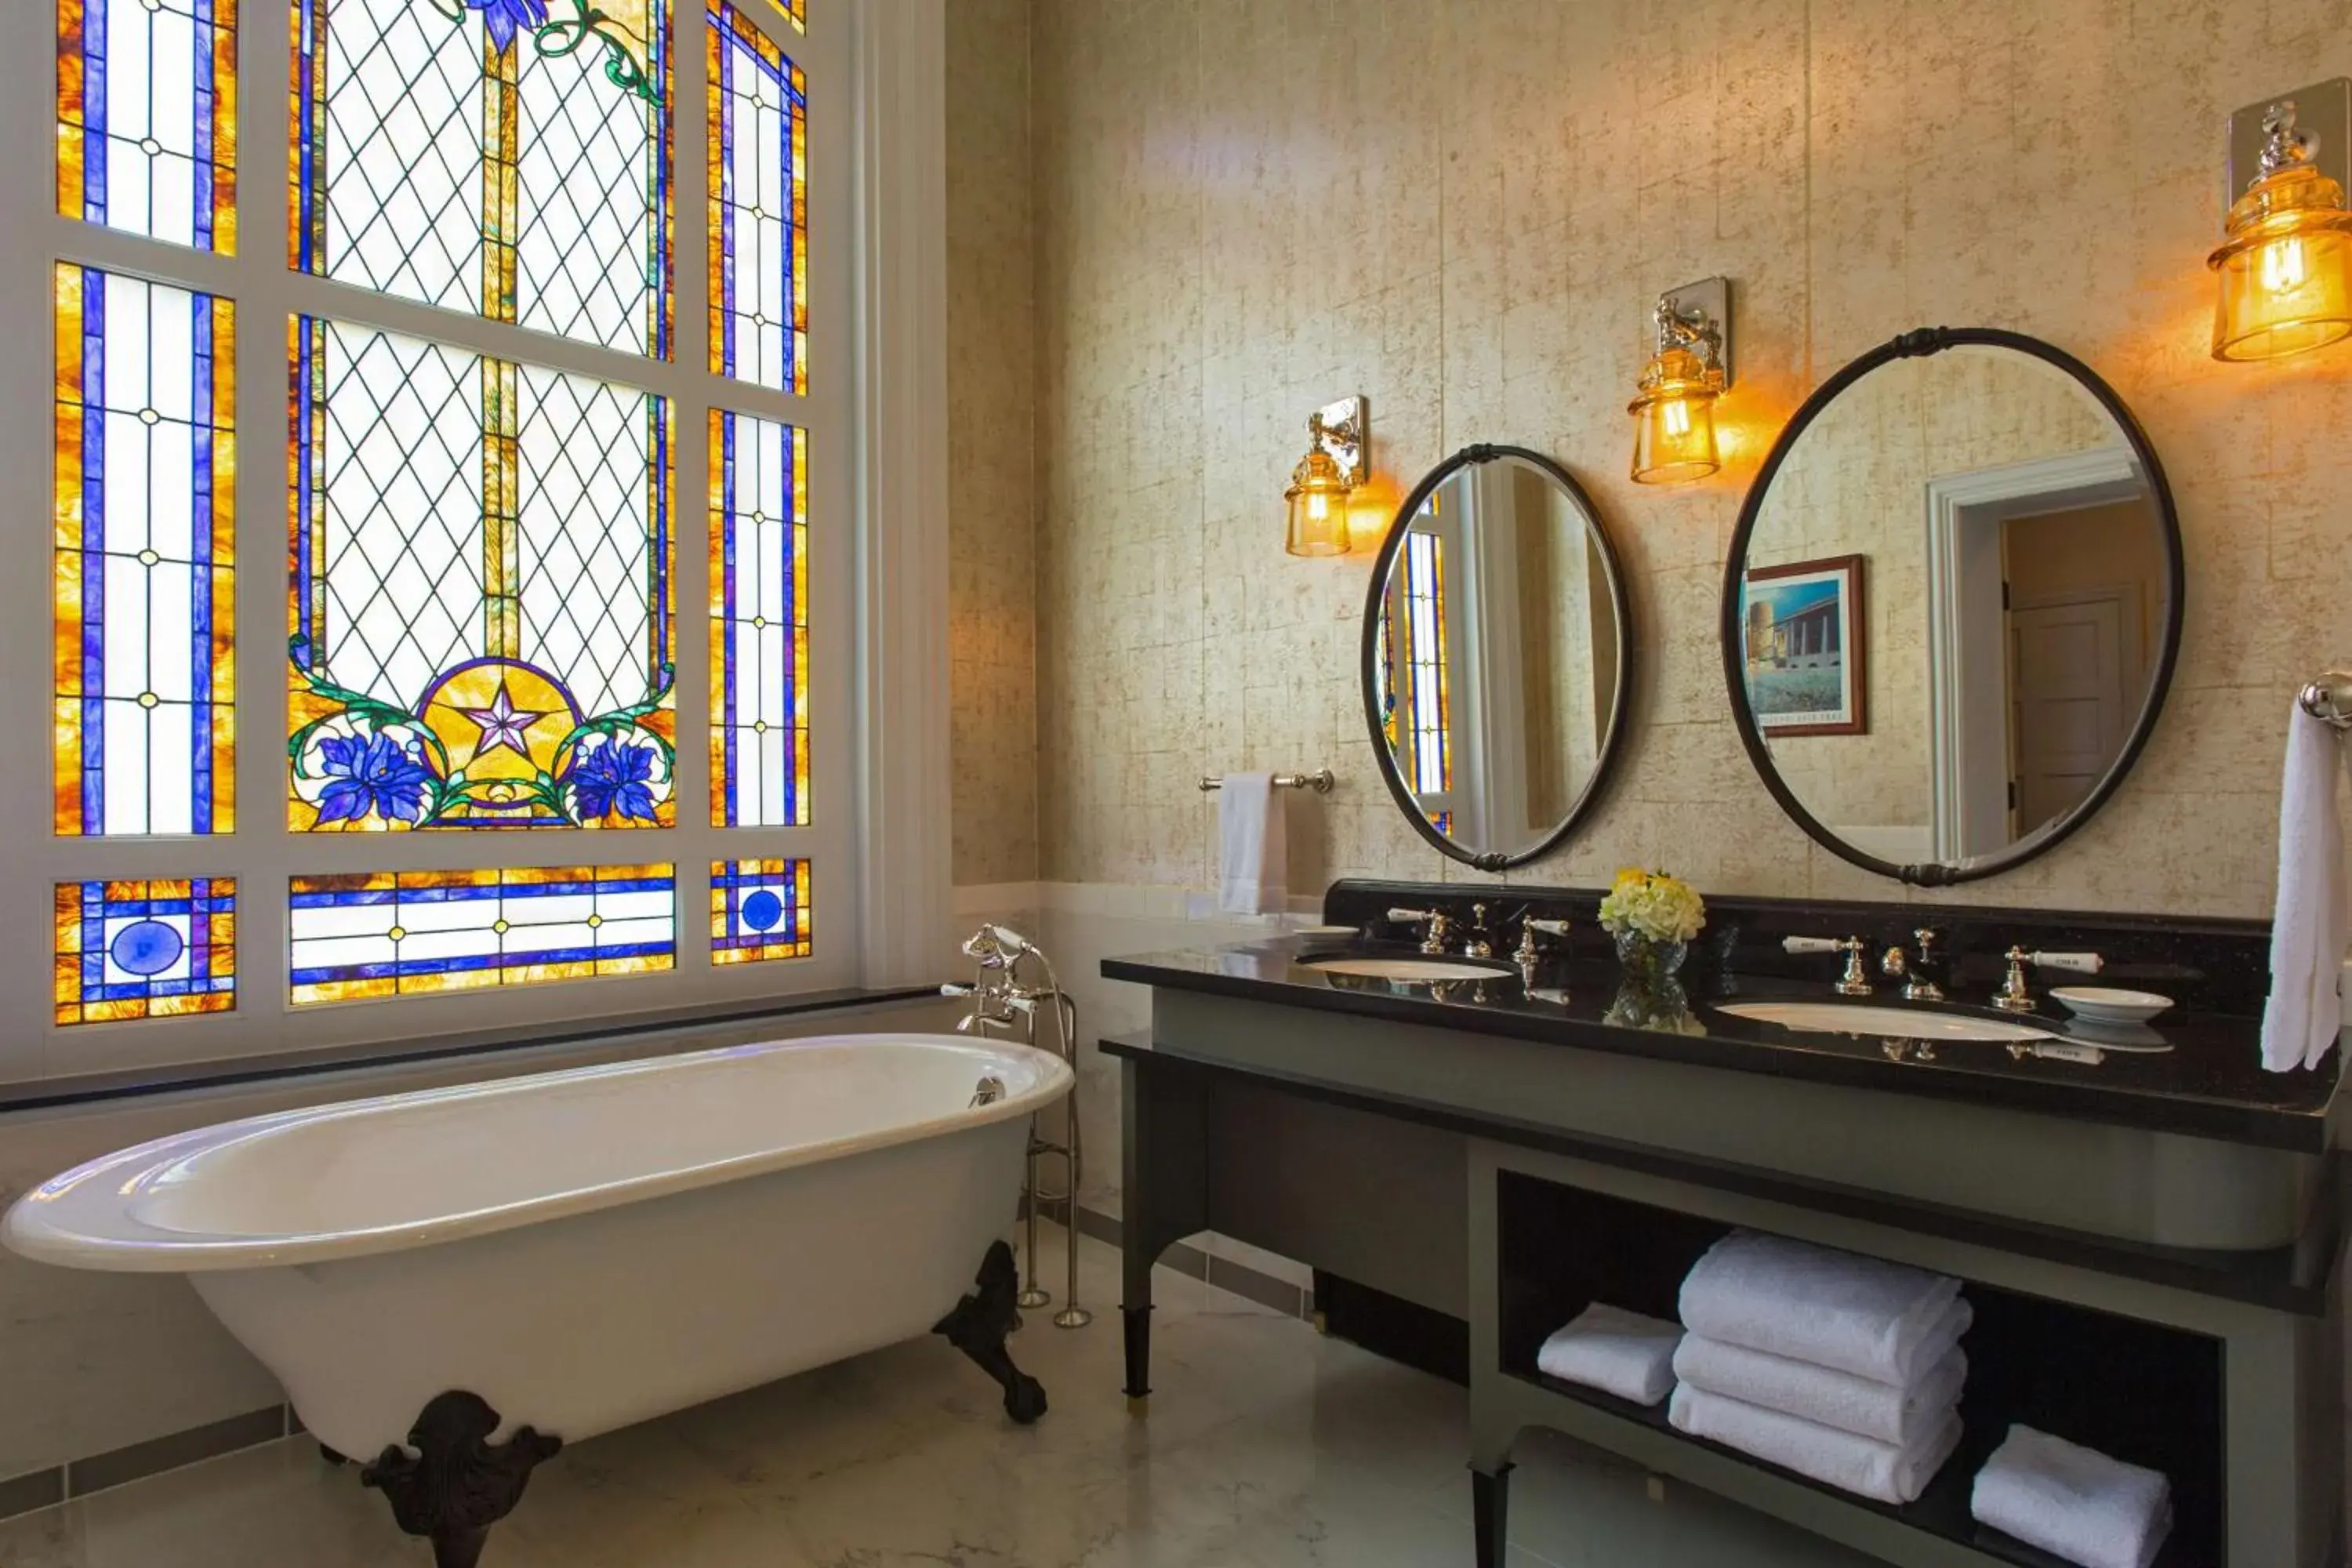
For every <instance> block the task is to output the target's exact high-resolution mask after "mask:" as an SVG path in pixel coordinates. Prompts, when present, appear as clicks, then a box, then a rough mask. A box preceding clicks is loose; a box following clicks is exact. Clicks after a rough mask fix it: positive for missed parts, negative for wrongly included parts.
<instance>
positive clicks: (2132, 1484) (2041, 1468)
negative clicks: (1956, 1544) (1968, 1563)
mask: <svg viewBox="0 0 2352 1568" xmlns="http://www.w3.org/2000/svg"><path fill="white" fill-rule="evenodd" d="M1969 1512H1970V1513H1971V1514H1973V1515H1975V1516H1976V1517H1977V1519H1979V1521H1982V1522H1984V1523H1986V1524H1990V1525H1991V1526H1992V1527H1993V1528H1994V1529H1995V1530H1998V1531H2005V1532H2006V1533H2008V1534H2011V1535H2014V1536H2015V1537H2017V1539H2018V1540H2020V1541H2022V1542H2025V1543H2026V1544H2027V1545H2029V1546H2038V1547H2040V1548H2041V1549H2042V1551H2044V1552H2050V1553H2052V1554H2053V1556H2058V1557H2063V1558H2064V1559H2066V1561H2067V1562H2069V1563H2081V1564H2083V1568H2148V1564H2149V1563H2153V1562H2155V1561H2156V1554H2157V1552H2158V1551H2159V1550H2161V1549H2162V1547H2163V1545H2164V1538H2165V1537H2166V1536H2167V1535H2168V1534H2169V1533H2171V1531H2172V1483H2171V1482H2170V1481H2168V1480H2167V1479H2165V1478H2164V1477H2163V1475H2162V1474H2161V1473H2159V1472H2158V1471H2156V1470H2151V1469H2147V1468H2143V1467H2141V1466H2138V1465H2126V1464H2125V1463H2124V1462H2123V1461H2122V1460H2120V1459H2110V1458H2107V1457H2106V1456H2105V1454H2102V1453H2098V1452H2096V1451H2095V1450H2094V1449H2090V1448H2085V1447H2081V1446H2080V1445H2078V1444H2074V1443H2069V1442H2068V1441H2066V1439H2064V1438H2063V1437H2053V1436H2051V1435H2050V1434H2049V1433H2047V1432H2037V1431H2035V1430H2034V1429H2033V1428H2032V1427H2031V1426H2011V1428H2010V1429H2009V1436H2007V1437H2005V1438H2003V1439H2002V1440H2001V1445H2000V1447H1998V1448H1996V1449H1994V1450H1993V1456H1992V1458H1990V1459H1987V1460H1986V1461H1985V1467H1984V1468H1983V1469H1981V1470H1979V1471H1978V1472H1977V1483H1976V1488H1975V1489H1974V1490H1973V1491H1971V1492H1970V1493H1969Z"/></svg>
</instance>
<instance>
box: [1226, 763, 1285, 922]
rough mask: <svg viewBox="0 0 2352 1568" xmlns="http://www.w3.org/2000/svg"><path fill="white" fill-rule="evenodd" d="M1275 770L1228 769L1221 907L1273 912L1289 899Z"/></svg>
mask: <svg viewBox="0 0 2352 1568" xmlns="http://www.w3.org/2000/svg"><path fill="white" fill-rule="evenodd" d="M1285 826H1286V825H1285V823H1284V821H1283V805H1282V802H1281V800H1280V799H1279V798H1277V797H1276V794H1275V788H1274V775H1273V774H1272V773H1227V774H1226V775H1225V782H1224V786H1223V788H1222V789H1220V790H1218V792H1217V840H1218V845H1219V875H1218V882H1219V886H1218V895H1217V907H1218V908H1219V909H1221V910H1223V911H1224V912H1225V913H1227V914H1229V915H1270V914H1278V913H1280V912H1281V910H1282V909H1283V907H1284V905H1286V904H1287V903H1288V902H1289V901H1290V888H1289V881H1290V848H1289V845H1288V844H1287V843H1286V833H1285Z"/></svg>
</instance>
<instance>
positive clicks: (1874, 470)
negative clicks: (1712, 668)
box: [1723, 327, 2181, 886]
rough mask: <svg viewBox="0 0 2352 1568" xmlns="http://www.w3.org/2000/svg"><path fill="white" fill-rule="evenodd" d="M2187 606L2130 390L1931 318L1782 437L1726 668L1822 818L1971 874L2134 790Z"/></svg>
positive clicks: (1851, 370)
mask: <svg viewBox="0 0 2352 1568" xmlns="http://www.w3.org/2000/svg"><path fill="white" fill-rule="evenodd" d="M2180 597H2181V567H2180V529H2179V521H2178V520H2177V519H2176V518H2175V516H2174V514H2173V507H2172V492H2171V491H2170V490H2169V489H2168V488H2167V487H2166V485H2165V482H2164V470H2163V468H2161V467H2160V466H2159V465H2158V462H2157V460H2156V454H2155V452H2154V451H2152V450H2151V449H2150V448H2149V447H2148V444H2147V437H2145V436H2144V435H2142V434H2141V432H2140V429H2139V426H2138V425H2137V423H2136V422H2135V421H2134V420H2133V418H2132V416H2131V413H2130V411H2129V410H2128V409H2126V407H2125V406H2124V405H2123V403H2122V401H2121V400H2120V399H2118V398H2117V397H2116V395H2115V393H2114V391H2113V390H2112V389H2111V388H2110V387H2108V385H2107V384H2105V382H2103V381H2101V380H2100V379H2099V378H2098V376H2097V375H2095V374H2093V373H2092V371H2091V370H2090V369H2089V367H2087V366H2085V365H2084V364H2083V363H2081V362H2079V361H2077V360H2075V359H2074V358H2072V357H2071V356H2069V355H2068V354H2066V353H2063V352H2061V351H2060V350H2058V349H2055V348H2053V347H2052V346H2051V345H2050V344H2048V343H2045V342H2041V341H2039V340H2038V339H2034V338H2029V337H2023V336H2021V335H2019V334H2017V333H2015V332H2006V331H1993V330H1991V329H1986V328H1943V327H1937V328H1929V329H1926V330H1923V331H1916V332H1906V333H1905V334H1904V335H1903V336H1901V337H1898V338H1896V339H1895V340H1893V341H1892V342H1887V343H1885V344H1883V345H1881V346H1880V347H1878V348H1876V349H1874V350H1872V351H1871V352H1870V353H1866V354H1864V355H1863V356H1862V358H1860V359H1858V360H1856V361H1854V362H1853V363H1852V364H1850V365H1847V366H1846V367H1845V368H1844V369H1843V370H1841V371H1840V372H1838V374H1836V375H1834V376H1832V377H1831V378H1830V380H1829V381H1828V382H1827V383H1826V384H1823V385H1822V388H1821V389H1820V390H1819V391H1817V392H1815V393H1814V394H1813V395H1812V396H1811V397H1810V398H1808V399H1807V400H1806V402H1805V405H1804V406H1803V407H1802V408H1801V409H1799V410H1798V411H1797V416H1796V418H1795V419H1794V420H1792V421H1791V422H1790V426H1789V427H1788V429H1787V430H1786V431H1784V432H1782V434H1781V436H1780V440H1779V442H1778V443H1776V444H1775V445H1774V447H1773V448H1772V452H1771V455H1770V457H1769V458H1767V459H1766V460H1765V463H1764V467H1763V469H1762V471H1761V472H1760V473H1759V474H1758V475H1757V478H1756V483H1755V485H1754V487H1753V488H1751V489H1749V490H1748V499H1747V500H1746V502H1745V503H1744V504H1743V505H1742V506H1741V508H1740V512H1739V526H1738V531H1737V532H1736V533H1735V534H1734V535H1733V537H1732V542H1731V552H1730V561H1729V564H1728V566H1727V569H1726V572H1725V575H1724V584H1723V665H1724V676H1725V679H1726V680H1727V682H1728V684H1729V687H1730V691H1731V703H1732V709H1733V711H1734V712H1735V713H1736V714H1737V716H1738V721H1739V728H1740V733H1741V735H1742V736H1743V738H1744V739H1745V740H1746V742H1747V743H1748V754H1749V756H1750V757H1752V758H1753V759H1754V761H1755V763H1756V768H1757V771H1758V772H1759V773H1761V774H1762V775H1763V778H1764V782H1765V784H1767V785H1768V786H1769V788H1770V789H1771V791H1772V794H1773V795H1774V796H1775V797H1776V798H1777V799H1778V800H1779V801H1780V805H1781V806H1782V807H1783V808H1784V809H1785V810H1786V811H1787V812H1788V813H1789V815H1790V816H1791V817H1793V818H1795V820H1796V821H1797V823H1798V824H1799V825H1800V826H1802V827H1803V828H1804V829H1805V831H1806V832H1808V833H1810V834H1811V835H1812V836H1813V837H1815V838H1816V839H1819V840H1820V841H1821V842H1822V844H1824V845H1826V846H1827V847H1830V848H1831V849H1832V850H1834V851H1836V852H1837V853H1838V854H1839V855H1841V856H1843V857H1844V858H1846V859H1848V860H1851V861H1853V863H1854V864H1856V865H1858V866H1862V867H1864V868H1867V869H1869V870H1873V871H1876V872H1879V873H1881V874H1883V875H1885V876H1889V877H1895V878H1897V879H1901V880H1903V881H1906V882H1912V883H1917V884H1921V885H1927V886H1934V885H1939V884H1942V883H1948V882H1959V881H1967V880H1969V879H1974V878H1978V877H1987V876H1990V875H1992V874H1993V873H1995V872H1997V871H2004V870H2007V869H2009V868H2011V867H2013V866H2017V865H2020V864H2021V863H2023V862H2024V861H2026V860H2030V859H2032V858H2033V857H2034V856H2036V855H2039V854H2041V853H2042V852H2043V851H2045V850H2047V849H2049V848H2050V847H2052V846H2053V845H2055V844H2056V843H2057V842H2058V841H2059V840H2060V839H2062V838H2063V837H2066V835H2068V834H2069V833H2072V832H2073V831H2074V829H2075V828H2077V827H2079V826H2082V824H2083V823H2084V821H2085V820H2086V819H2087V818H2088V817H2089V816H2091V814H2092V813H2093V812H2095V811H2096V810H2097V809H2098V808H2099V806H2100V805H2102V804H2103V803H2104V802H2105V800H2106V798H2107V796H2108V795H2111V794H2112V793H2114V791H2115V788H2116V784H2118V783H2120V782H2121V780H2122V778H2123V775H2124V773H2125V772H2126V770H2128V769H2129V768H2130V766H2131V763H2132V761H2133V759H2134V758H2135V757H2137V755H2138V754H2139V749H2140V747H2141V745H2142V743H2143V742H2145V741H2146V740H2147V732H2148V730H2149V728H2150V726H2152V725H2153V724H2154V723H2155V721H2156V716H2157V712H2158V710H2159V709H2160V708H2161V707H2162V706H2163V703H2164V693H2165V689H2166V687H2167V686H2168V684H2169V682H2170V680H2171V678H2172V661H2173V656H2174V653H2175V651H2176V650H2177V648H2178V647H2179V642H2180Z"/></svg>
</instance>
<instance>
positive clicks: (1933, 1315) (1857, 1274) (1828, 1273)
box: [1681, 1230, 1966, 1388]
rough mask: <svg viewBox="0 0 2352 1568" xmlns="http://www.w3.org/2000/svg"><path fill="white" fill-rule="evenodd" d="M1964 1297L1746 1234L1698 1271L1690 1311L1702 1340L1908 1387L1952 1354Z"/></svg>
mask: <svg viewBox="0 0 2352 1568" xmlns="http://www.w3.org/2000/svg"><path fill="white" fill-rule="evenodd" d="M1959 1293H1960V1282H1959V1281H1958V1280H1957V1279H1951V1278H1949V1277H1948V1276H1946V1275H1942V1274H1930V1273H1928V1272H1927V1271H1926V1270H1925V1269H1921V1268H1906V1267H1904V1266H1903V1265H1902V1264H1900V1263H1889V1262H1886V1261H1885V1259H1883V1258H1863V1257H1859V1256H1857V1255H1856V1254H1853V1253H1851V1252H1839V1251H1836V1250H1834V1249H1833V1248H1831V1247H1815V1246H1813V1245H1811V1243H1809V1242H1802V1241H1790V1240H1789V1239H1788V1238H1786V1237H1778V1236H1764V1235H1760V1234H1759V1233H1757V1232H1755V1231H1747V1230H1738V1231H1734V1232H1732V1233H1731V1234H1730V1235H1729V1236H1727V1237H1724V1238H1723V1239H1722V1240H1721V1241H1718V1242H1717V1243H1716V1244H1715V1245H1714V1246H1713V1247H1709V1248H1708V1249H1707V1252H1706V1257H1704V1258H1700V1259H1699V1260H1698V1262H1697V1263H1696V1264H1694V1265H1693V1266H1692V1268H1691V1271H1690V1273H1689V1274H1688V1275H1687V1276H1686V1277H1685V1279H1684V1280H1683V1289H1682V1302H1681V1308H1682V1320H1683V1326H1684V1327H1685V1328H1686V1329H1688V1330H1690V1331H1691V1332H1693V1333H1695V1334H1705V1335H1706V1337H1707V1338H1708V1339H1711V1340H1721V1341H1723V1342H1726V1343H1727V1344H1735V1345H1745V1346H1747V1347H1748V1349H1749V1350H1753V1351H1766V1352H1769V1353H1771V1354H1773V1355H1780V1356H1787V1357H1789V1358H1790V1360H1792V1361H1803V1362H1811V1363H1813V1364H1814V1365H1816V1366H1826V1367H1832V1368H1834V1369H1835V1370H1837V1371H1839V1372H1850V1373H1853V1374H1854V1375H1855V1376H1856V1377H1866V1378H1869V1379H1871V1380H1872V1381H1873V1382H1875V1383H1887V1384H1895V1386H1896V1387H1898V1388H1901V1387H1907V1386H1909V1385H1910V1384H1911V1383H1912V1382H1913V1381H1914V1380H1915V1379H1916V1377H1917V1376H1918V1374H1919V1373H1921V1372H1922V1371H1924V1370H1926V1369H1927V1367H1929V1366H1932V1365H1934V1364H1935V1363H1937V1361H1940V1360H1942V1359H1943V1354H1944V1352H1946V1351H1947V1350H1949V1349H1950V1348H1951V1344H1950V1342H1949V1341H1948V1340H1946V1339H1945V1338H1944V1333H1945V1331H1946V1328H1947V1321H1946V1314H1947V1313H1948V1311H1949V1310H1951V1307H1952V1303H1953V1302H1954V1300H1956V1299H1957V1298H1958V1296H1959ZM1965 1328H1966V1324H1965V1323H1964V1324H1963V1325H1962V1329H1963V1331H1965ZM1923 1352H1933V1353H1932V1354H1928V1353H1923Z"/></svg>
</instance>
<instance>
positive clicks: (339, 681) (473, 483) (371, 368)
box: [288, 317, 677, 831]
mask: <svg viewBox="0 0 2352 1568" xmlns="http://www.w3.org/2000/svg"><path fill="white" fill-rule="evenodd" d="M292 340H293V341H292V345H291V347H292V353H291V358H292V381H291V389H290V397H289V404H290V411H291V416H292V447H293V471H292V476H291V479H292V482H291V486H290V490H289V510H290V512H291V520H290V521H291V528H290V534H289V567H290V573H291V579H292V591H291V595H290V598H289V606H288V608H289V621H290V631H291V642H290V652H291V660H290V664H289V673H290V678H291V683H292V690H293V696H292V701H291V717H290V721H291V726H292V732H291V735H290V738H289V742H288V754H289V764H290V768H289V778H290V784H291V794H290V796H289V826H292V827H293V828H295V829H296V830H297V831H310V830H344V829H370V828H393V829H404V828H410V827H425V826H430V827H533V826H597V827H655V826H670V825H672V824H673V823H674V822H675V821H676V820H677V808H676V803H675V801H674V800H673V798H672V795H671V774H672V767H673V763H674V762H675V759H676V750H675V748H676V738H677V737H676V711H675V703H674V695H673V691H672V684H673V682H672V676H673V673H674V668H675V657H676V650H675V647H674V645H673V642H672V637H673V636H674V632H673V627H672V618H671V614H670V581H671V574H672V570H673V565H672V542H671V532H670V530H671V524H670V518H671V500H670V497H671V483H672V470H673V464H672V458H671V450H670V447H671V433H670V417H669V410H668V406H667V404H666V402H665V401H664V400H663V399H661V398H658V397H655V396H652V395H648V394H646V393H643V392H638V391H636V390H635V389H632V388H626V387H619V386H614V385H612V384H609V383H605V382H599V381H593V380H590V379H588V378H586V377H582V376H573V375H566V374H560V373H557V372H554V371H547V370H541V369H538V368H536V367H533V366H526V365H516V364H510V363H506V362H504V361H500V360H494V359H489V358H487V357H484V356H482V355H478V354H474V353H467V352H465V351H462V350H457V349H451V348H447V347H445V346H443V345H440V344H436V343H430V342H424V341H422V340H420V339H415V338H408V337H403V336H400V335H397V334H394V333H389V332H379V331H370V330H368V329H366V328H360V327H351V326H346V325H343V324H341V323H339V322H333V321H320V320H317V319H314V318H310V317H301V318H297V320H296V321H295V322H294V326H293V333H292Z"/></svg>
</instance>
